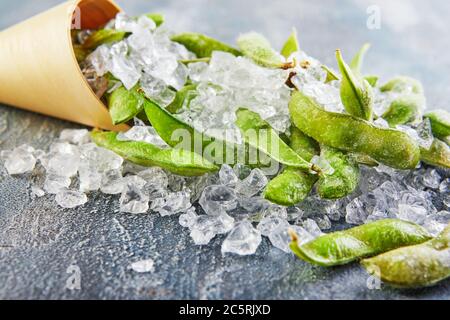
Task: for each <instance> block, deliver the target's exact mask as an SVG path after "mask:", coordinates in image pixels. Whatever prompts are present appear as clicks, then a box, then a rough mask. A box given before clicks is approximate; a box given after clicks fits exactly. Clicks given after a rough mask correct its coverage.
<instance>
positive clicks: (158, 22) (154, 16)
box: [146, 13, 166, 27]
mask: <svg viewBox="0 0 450 320" xmlns="http://www.w3.org/2000/svg"><path fill="white" fill-rule="evenodd" d="M146 16H147V18H150V19H152V20H153V21H154V22H155V24H156V26H157V27H159V26H161V25H162V24H163V23H164V21H165V20H166V18H165V17H164V15H162V14H160V13H147V14H146Z"/></svg>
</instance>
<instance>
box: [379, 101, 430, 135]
mask: <svg viewBox="0 0 450 320" xmlns="http://www.w3.org/2000/svg"><path fill="white" fill-rule="evenodd" d="M424 105H425V97H424V96H423V95H421V94H415V93H412V94H407V95H404V96H400V97H398V98H397V99H395V100H394V101H392V103H391V105H390V106H389V108H388V110H387V111H386V112H385V113H384V114H383V116H382V118H383V119H384V120H386V121H387V123H389V125H390V126H391V127H395V126H397V125H401V124H406V123H412V122H416V121H418V120H420V119H422V109H423V107H424Z"/></svg>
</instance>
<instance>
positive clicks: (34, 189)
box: [31, 186, 45, 198]
mask: <svg viewBox="0 0 450 320" xmlns="http://www.w3.org/2000/svg"><path fill="white" fill-rule="evenodd" d="M31 193H32V194H33V195H34V196H35V197H38V198H41V197H43V196H45V191H44V190H42V189H41V188H39V187H36V186H32V187H31Z"/></svg>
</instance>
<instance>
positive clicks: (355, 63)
mask: <svg viewBox="0 0 450 320" xmlns="http://www.w3.org/2000/svg"><path fill="white" fill-rule="evenodd" d="M369 49H370V43H365V44H364V45H363V46H362V47H361V49H360V50H359V51H358V53H357V54H356V55H355V56H354V57H353V59H352V61H351V62H350V68H352V70H353V71H354V72H355V73H356V74H358V75H360V74H361V70H362V66H363V64H364V59H365V57H366V54H367V51H369Z"/></svg>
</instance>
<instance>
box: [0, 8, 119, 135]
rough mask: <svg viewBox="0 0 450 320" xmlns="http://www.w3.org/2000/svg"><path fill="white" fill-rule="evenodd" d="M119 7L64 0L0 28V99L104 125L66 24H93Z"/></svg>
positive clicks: (103, 112) (102, 109) (106, 120)
mask: <svg viewBox="0 0 450 320" xmlns="http://www.w3.org/2000/svg"><path fill="white" fill-rule="evenodd" d="M119 11H120V8H119V7H118V6H117V5H116V4H115V3H114V2H113V1H109V0H81V1H80V0H78V1H68V2H66V3H63V4H61V5H59V6H57V7H55V8H53V9H50V10H49V11H46V12H44V13H42V14H40V15H37V16H35V17H33V18H31V19H29V20H27V21H25V22H22V23H20V24H18V25H16V26H13V27H11V28H9V29H7V30H4V31H1V32H0V102H1V103H4V104H8V105H11V106H16V107H19V108H22V109H26V110H30V111H34V112H38V113H42V114H45V115H49V116H52V117H56V118H59V119H64V120H69V121H72V122H76V123H80V124H83V125H87V126H91V127H97V128H102V129H107V130H115V131H118V130H124V129H126V126H114V125H113V124H112V122H111V117H110V116H109V113H108V110H107V108H106V106H105V105H104V104H103V103H102V101H101V100H100V99H98V98H97V96H96V95H95V93H94V92H93V91H92V89H91V88H90V86H89V84H88V83H87V81H86V80H85V78H84V76H83V74H82V72H81V69H80V67H79V65H78V62H77V60H76V58H75V53H74V51H73V47H72V39H71V29H74V28H82V29H94V28H98V27H100V26H101V25H103V24H105V23H106V22H108V21H109V20H110V19H112V18H114V17H115V15H116V14H117V13H118V12H119Z"/></svg>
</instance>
